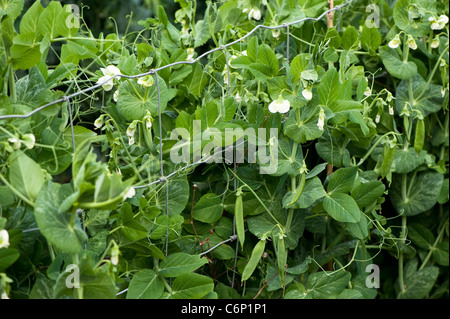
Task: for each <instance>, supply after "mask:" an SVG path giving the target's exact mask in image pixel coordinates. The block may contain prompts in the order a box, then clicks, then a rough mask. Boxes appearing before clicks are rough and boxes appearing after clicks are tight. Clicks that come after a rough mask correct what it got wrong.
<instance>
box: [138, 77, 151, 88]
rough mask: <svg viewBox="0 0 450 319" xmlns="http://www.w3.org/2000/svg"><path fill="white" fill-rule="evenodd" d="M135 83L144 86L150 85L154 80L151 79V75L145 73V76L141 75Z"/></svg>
mask: <svg viewBox="0 0 450 319" xmlns="http://www.w3.org/2000/svg"><path fill="white" fill-rule="evenodd" d="M137 83H138V84H140V85H142V86H145V87H150V86H152V85H153V83H155V82H154V80H153V75H146V76H143V77H141V78H139V79H138V81H137Z"/></svg>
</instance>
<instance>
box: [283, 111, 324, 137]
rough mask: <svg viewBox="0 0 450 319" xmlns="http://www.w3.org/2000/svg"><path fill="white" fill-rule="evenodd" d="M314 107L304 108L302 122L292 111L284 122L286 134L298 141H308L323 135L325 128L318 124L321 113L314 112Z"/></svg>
mask: <svg viewBox="0 0 450 319" xmlns="http://www.w3.org/2000/svg"><path fill="white" fill-rule="evenodd" d="M313 112H314V108H313V107H308V108H302V110H301V112H300V122H298V121H297V116H296V114H295V112H290V113H289V117H288V118H287V119H286V122H285V123H284V127H283V128H284V134H286V136H288V137H289V138H290V139H292V140H293V141H294V142H296V143H300V144H302V143H306V142H308V141H312V140H315V139H317V138H319V137H321V136H322V135H323V132H324V131H323V130H320V129H319V127H318V126H317V121H318V119H319V113H318V112H317V113H316V114H313Z"/></svg>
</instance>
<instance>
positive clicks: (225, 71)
mask: <svg viewBox="0 0 450 319" xmlns="http://www.w3.org/2000/svg"><path fill="white" fill-rule="evenodd" d="M222 75H223V82H224V83H228V70H227V67H226V66H225V68H224V69H223V71H222Z"/></svg>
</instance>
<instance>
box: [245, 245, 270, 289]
mask: <svg viewBox="0 0 450 319" xmlns="http://www.w3.org/2000/svg"><path fill="white" fill-rule="evenodd" d="M265 248H266V240H260V241H259V242H258V243H257V244H256V245H255V247H254V248H253V250H252V255H251V256H250V259H249V261H248V263H247V265H245V268H244V271H243V272H242V279H241V280H242V281H245V280H247V279H248V278H250V276H251V275H252V274H253V272H254V271H255V269H256V266H257V265H258V262H259V261H260V259H261V257H262V254H263V253H264V249H265Z"/></svg>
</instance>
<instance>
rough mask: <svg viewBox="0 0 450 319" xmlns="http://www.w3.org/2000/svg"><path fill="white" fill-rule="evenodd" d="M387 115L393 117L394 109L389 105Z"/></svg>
mask: <svg viewBox="0 0 450 319" xmlns="http://www.w3.org/2000/svg"><path fill="white" fill-rule="evenodd" d="M389 115H394V108H393V107H392V106H391V105H389Z"/></svg>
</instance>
